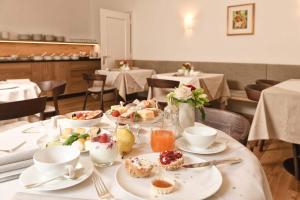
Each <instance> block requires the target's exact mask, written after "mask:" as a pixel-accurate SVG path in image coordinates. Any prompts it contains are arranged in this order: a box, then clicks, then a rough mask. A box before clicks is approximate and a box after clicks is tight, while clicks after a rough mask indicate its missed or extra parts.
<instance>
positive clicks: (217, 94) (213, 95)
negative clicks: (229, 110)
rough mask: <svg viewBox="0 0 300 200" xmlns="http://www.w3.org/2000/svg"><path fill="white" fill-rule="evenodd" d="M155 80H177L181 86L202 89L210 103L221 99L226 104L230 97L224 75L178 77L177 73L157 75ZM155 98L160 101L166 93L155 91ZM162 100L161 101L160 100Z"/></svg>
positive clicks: (154, 76)
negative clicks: (186, 85)
mask: <svg viewBox="0 0 300 200" xmlns="http://www.w3.org/2000/svg"><path fill="white" fill-rule="evenodd" d="M152 77H153V78H158V79H166V80H175V81H179V82H180V83H181V84H192V85H194V86H196V87H200V86H201V87H202V88H203V89H204V91H205V93H206V94H207V95H208V99H209V100H210V101H212V100H216V99H220V100H221V102H222V103H223V102H226V101H227V99H228V98H229V97H230V90H229V87H228V84H227V81H226V79H225V76H224V74H209V73H200V74H199V75H195V76H178V75H176V73H164V74H156V75H153V76H152ZM153 93H154V94H153V97H155V98H156V97H157V98H158V99H160V98H161V97H162V96H163V97H165V96H166V92H163V91H162V90H158V89H155V90H154V91H153ZM160 100H161V99H160Z"/></svg>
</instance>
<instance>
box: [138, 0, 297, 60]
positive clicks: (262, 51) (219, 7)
mask: <svg viewBox="0 0 300 200" xmlns="http://www.w3.org/2000/svg"><path fill="white" fill-rule="evenodd" d="M252 2H254V3H256V25H255V35H253V36H226V23H227V22H226V20H227V6H228V5H236V4H241V3H252ZM133 10H134V14H133V58H134V59H146V60H148V59H149V60H178V61H183V60H186V61H212V62H241V63H270V64H300V51H299V50H300V0H288V1H283V0H281V1H278V0H275V1H274V0H252V1H251V0H250V1H249V0H232V1H223V0H135V1H134V9H133ZM189 13H190V14H193V15H194V16H195V17H194V28H193V33H192V34H186V33H185V31H184V28H183V19H184V16H185V15H186V14H189Z"/></svg>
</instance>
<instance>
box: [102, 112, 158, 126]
mask: <svg viewBox="0 0 300 200" xmlns="http://www.w3.org/2000/svg"><path fill="white" fill-rule="evenodd" d="M105 115H106V116H107V118H108V119H109V120H111V121H113V122H118V123H119V124H132V123H133V122H132V121H131V120H130V119H124V118H121V117H113V116H112V115H111V110H108V111H106V112H105ZM162 118H163V112H162V111H159V113H158V115H157V116H156V117H155V118H154V119H151V120H141V121H137V122H134V123H135V124H140V125H143V124H144V125H147V124H154V123H157V122H159V121H161V119H162Z"/></svg>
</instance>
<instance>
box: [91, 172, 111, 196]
mask: <svg viewBox="0 0 300 200" xmlns="http://www.w3.org/2000/svg"><path fill="white" fill-rule="evenodd" d="M92 181H93V183H94V186H95V188H96V191H97V194H98V197H99V198H100V199H115V198H114V197H113V195H112V194H111V193H110V192H109V191H108V189H107V187H106V186H105V184H104V182H103V180H102V178H101V177H100V176H99V175H94V176H93V177H92Z"/></svg>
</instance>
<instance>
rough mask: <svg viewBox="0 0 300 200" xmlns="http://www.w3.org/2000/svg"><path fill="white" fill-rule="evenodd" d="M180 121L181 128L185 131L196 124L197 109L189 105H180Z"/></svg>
mask: <svg viewBox="0 0 300 200" xmlns="http://www.w3.org/2000/svg"><path fill="white" fill-rule="evenodd" d="M178 108H179V110H178V112H179V113H178V119H179V124H180V127H181V128H182V129H183V130H184V129H185V128H187V127H190V126H194V124H195V107H194V106H192V105H191V104H188V103H180V104H179V107H178Z"/></svg>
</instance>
